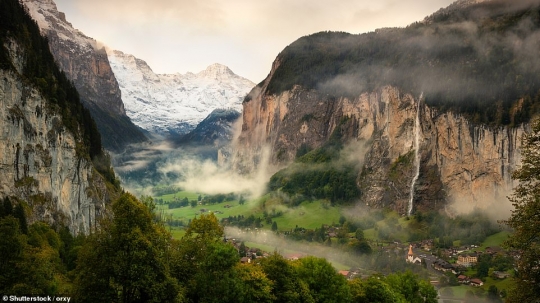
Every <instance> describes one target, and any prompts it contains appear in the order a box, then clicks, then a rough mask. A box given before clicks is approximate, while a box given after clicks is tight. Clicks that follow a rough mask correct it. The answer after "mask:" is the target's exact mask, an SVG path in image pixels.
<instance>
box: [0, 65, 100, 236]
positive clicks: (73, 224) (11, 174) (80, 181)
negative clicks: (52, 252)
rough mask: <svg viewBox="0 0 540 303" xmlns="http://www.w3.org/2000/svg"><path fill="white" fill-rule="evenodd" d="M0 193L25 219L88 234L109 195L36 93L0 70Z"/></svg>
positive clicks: (14, 76) (68, 134)
mask: <svg viewBox="0 0 540 303" xmlns="http://www.w3.org/2000/svg"><path fill="white" fill-rule="evenodd" d="M0 130H1V131H0V193H1V194H2V196H17V197H20V198H21V199H24V200H25V201H27V202H28V204H29V206H30V208H31V209H32V210H33V211H32V214H31V217H30V219H31V220H32V221H35V220H45V221H49V222H51V223H55V222H56V223H61V224H65V225H67V226H68V227H69V228H70V230H71V231H72V232H74V233H79V232H88V231H89V230H90V229H91V228H93V227H94V226H95V224H96V218H97V217H99V216H100V215H101V213H102V212H103V211H105V202H106V201H108V200H109V194H108V191H107V189H106V187H105V182H104V181H103V179H102V177H101V176H100V175H99V174H98V173H97V172H96V171H95V169H94V168H93V166H92V165H91V163H90V162H89V161H88V160H86V159H84V158H81V157H80V156H78V155H77V151H76V148H77V142H76V141H75V139H74V137H73V135H72V134H71V133H70V132H68V131H67V130H66V129H65V128H64V126H63V125H62V121H61V117H60V116H59V115H57V114H55V113H53V112H52V111H51V110H50V105H49V104H47V101H46V100H45V99H43V97H42V96H41V95H40V94H39V93H38V91H37V90H35V89H33V88H31V87H28V86H27V85H26V84H25V83H24V82H23V81H21V80H20V78H19V77H18V76H17V75H16V74H15V73H13V72H8V71H4V70H0Z"/></svg>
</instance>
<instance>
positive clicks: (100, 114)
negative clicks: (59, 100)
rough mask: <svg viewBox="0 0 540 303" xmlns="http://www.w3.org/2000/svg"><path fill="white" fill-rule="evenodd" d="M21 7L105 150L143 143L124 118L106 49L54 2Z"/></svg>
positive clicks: (31, 1)
mask: <svg viewBox="0 0 540 303" xmlns="http://www.w3.org/2000/svg"><path fill="white" fill-rule="evenodd" d="M23 3H24V5H25V6H26V7H27V8H28V11H29V13H30V15H31V16H32V18H33V19H34V20H36V22H37V23H38V25H39V27H40V29H41V31H42V33H43V34H44V35H46V36H47V38H48V40H49V46H50V49H51V52H52V53H53V55H54V57H55V59H56V61H57V63H58V65H59V66H60V68H61V69H62V70H63V71H64V72H65V73H66V75H67V76H68V78H70V79H71V80H72V81H73V83H74V84H75V87H76V88H77V90H78V91H79V94H80V96H81V100H82V101H83V103H84V105H85V106H86V107H87V108H88V109H90V111H91V112H92V116H93V117H94V119H95V120H96V122H97V125H98V128H99V130H100V133H101V135H102V138H103V143H104V146H105V147H106V148H107V149H111V150H116V151H117V150H120V149H122V148H123V147H124V146H125V145H126V144H129V143H135V142H142V141H144V140H146V138H145V137H144V135H143V134H142V132H141V131H140V130H139V129H138V128H137V127H136V126H135V125H134V124H133V123H131V121H130V120H129V118H128V117H127V115H126V112H125V109H124V104H123V103H122V99H121V92H120V88H119V86H118V82H117V81H116V78H115V76H114V73H113V71H112V69H111V66H110V64H109V60H108V58H107V53H106V51H105V48H104V47H103V46H101V45H99V44H98V43H97V41H96V40H94V39H92V38H89V37H87V36H85V35H84V34H83V33H81V32H80V31H79V30H76V29H74V28H73V26H72V25H71V23H69V22H67V21H66V17H65V15H64V13H61V12H59V11H58V9H57V7H56V4H55V3H54V1H53V0H24V1H23Z"/></svg>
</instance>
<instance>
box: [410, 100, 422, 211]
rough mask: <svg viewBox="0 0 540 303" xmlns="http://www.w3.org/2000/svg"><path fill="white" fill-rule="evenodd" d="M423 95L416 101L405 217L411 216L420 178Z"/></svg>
mask: <svg viewBox="0 0 540 303" xmlns="http://www.w3.org/2000/svg"><path fill="white" fill-rule="evenodd" d="M423 95H424V93H421V94H420V99H418V106H417V109H416V119H415V120H414V167H415V173H414V177H413V179H412V182H411V189H410V193H409V207H408V209H407V216H410V215H411V212H412V210H413V201H414V185H415V184H416V181H417V180H418V177H419V176H420V153H419V152H418V150H419V149H420V102H421V101H422V97H423Z"/></svg>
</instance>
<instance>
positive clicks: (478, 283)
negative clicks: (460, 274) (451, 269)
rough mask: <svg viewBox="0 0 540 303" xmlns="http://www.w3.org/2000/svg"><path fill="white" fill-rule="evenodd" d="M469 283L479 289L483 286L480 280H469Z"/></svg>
mask: <svg viewBox="0 0 540 303" xmlns="http://www.w3.org/2000/svg"><path fill="white" fill-rule="evenodd" d="M469 283H470V284H471V285H472V286H476V287H480V286H482V285H484V282H482V280H480V279H471V281H470V282H469Z"/></svg>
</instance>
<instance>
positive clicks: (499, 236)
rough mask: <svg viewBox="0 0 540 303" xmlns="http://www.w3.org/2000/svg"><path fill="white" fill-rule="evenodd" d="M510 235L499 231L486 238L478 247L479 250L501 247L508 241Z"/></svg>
mask: <svg viewBox="0 0 540 303" xmlns="http://www.w3.org/2000/svg"><path fill="white" fill-rule="evenodd" d="M509 235H510V233H509V232H507V231H501V232H499V233H496V234H494V235H491V236H489V237H487V238H486V240H485V241H484V242H483V243H482V245H480V248H479V249H480V250H482V251H484V250H485V249H486V248H487V247H493V246H501V245H502V244H503V242H504V241H506V240H507V239H508V236H509Z"/></svg>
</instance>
